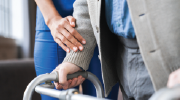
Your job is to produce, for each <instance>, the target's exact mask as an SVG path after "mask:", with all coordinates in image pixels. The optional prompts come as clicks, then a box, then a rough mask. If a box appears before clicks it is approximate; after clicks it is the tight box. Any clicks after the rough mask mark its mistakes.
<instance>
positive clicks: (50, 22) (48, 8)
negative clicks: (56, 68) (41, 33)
mask: <svg viewBox="0 0 180 100" xmlns="http://www.w3.org/2000/svg"><path fill="white" fill-rule="evenodd" d="M35 2H36V3H37V5H38V7H39V8H40V10H41V12H42V14H43V17H44V19H45V23H46V25H47V26H48V27H49V29H50V30H51V34H52V36H53V38H54V41H55V42H56V43H58V44H59V46H61V47H62V48H63V49H64V50H65V51H66V52H70V49H72V50H74V51H75V52H76V51H78V49H79V50H80V51H82V50H83V46H82V44H85V43H86V41H85V39H84V38H83V37H82V36H81V35H80V34H79V33H78V32H77V31H76V30H75V29H74V27H75V18H73V17H72V16H67V17H66V18H62V17H61V16H60V15H59V13H58V11H57V10H56V8H55V6H54V4H53V2H52V0H35ZM81 43H82V44H81ZM64 44H66V45H67V46H65V45H64ZM68 47H69V48H70V49H69V48H68Z"/></svg>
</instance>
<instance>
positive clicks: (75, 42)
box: [61, 24, 83, 51]
mask: <svg viewBox="0 0 180 100" xmlns="http://www.w3.org/2000/svg"><path fill="white" fill-rule="evenodd" d="M65 28H66V29H63V30H61V32H62V34H63V35H64V36H65V37H66V38H67V39H68V40H69V41H70V42H71V43H73V44H74V45H75V46H76V47H78V49H79V50H80V51H82V50H83V46H82V44H81V43H80V42H79V41H78V40H77V39H76V38H75V37H74V34H79V33H78V32H77V31H76V30H75V29H74V28H72V27H71V26H70V25H69V24H65ZM67 30H68V31H67ZM69 32H70V33H69ZM80 36H81V35H80Z"/></svg>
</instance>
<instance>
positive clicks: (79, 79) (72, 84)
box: [69, 76, 85, 88]
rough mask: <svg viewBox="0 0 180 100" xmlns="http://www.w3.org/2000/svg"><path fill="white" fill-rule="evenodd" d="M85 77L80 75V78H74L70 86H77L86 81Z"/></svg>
mask: <svg viewBox="0 0 180 100" xmlns="http://www.w3.org/2000/svg"><path fill="white" fill-rule="evenodd" d="M84 80H85V78H83V77H82V76H78V78H73V80H72V83H71V84H70V86H69V88H73V87H76V86H78V85H80V84H82V83H83V82H84Z"/></svg>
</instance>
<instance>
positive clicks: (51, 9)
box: [35, 0, 61, 25]
mask: <svg viewBox="0 0 180 100" xmlns="http://www.w3.org/2000/svg"><path fill="white" fill-rule="evenodd" d="M35 2H36V4H37V5H38V7H39V8H40V10H41V12H42V14H43V17H44V20H45V23H46V25H48V24H49V23H50V20H51V19H53V18H55V17H56V16H58V17H59V16H60V14H59V13H58V11H57V10H56V8H55V6H54V4H53V1H52V0H35ZM60 17H61V16H60Z"/></svg>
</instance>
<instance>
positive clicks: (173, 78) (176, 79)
mask: <svg viewBox="0 0 180 100" xmlns="http://www.w3.org/2000/svg"><path fill="white" fill-rule="evenodd" d="M177 84H180V69H178V70H176V71H174V72H172V73H171V74H170V75H169V80H168V83H167V87H169V88H172V87H173V86H175V85H177Z"/></svg>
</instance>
